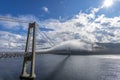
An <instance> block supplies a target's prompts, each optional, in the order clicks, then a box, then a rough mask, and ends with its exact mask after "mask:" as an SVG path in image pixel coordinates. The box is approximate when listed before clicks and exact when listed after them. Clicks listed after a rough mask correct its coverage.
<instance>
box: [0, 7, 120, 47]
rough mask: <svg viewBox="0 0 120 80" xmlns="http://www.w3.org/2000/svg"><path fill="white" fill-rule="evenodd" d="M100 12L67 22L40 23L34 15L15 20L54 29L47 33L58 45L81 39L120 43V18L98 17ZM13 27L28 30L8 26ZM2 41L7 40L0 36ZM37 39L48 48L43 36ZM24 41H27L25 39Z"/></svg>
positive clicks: (48, 21) (93, 12) (50, 20)
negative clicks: (32, 22)
mask: <svg viewBox="0 0 120 80" xmlns="http://www.w3.org/2000/svg"><path fill="white" fill-rule="evenodd" d="M98 11H99V8H93V9H91V11H90V13H84V12H80V13H79V14H77V15H75V16H74V17H72V18H71V19H68V20H66V21H60V19H48V20H45V21H40V20H39V19H38V18H36V17H34V16H32V15H28V16H24V15H22V16H19V17H13V18H17V19H20V20H27V21H36V22H37V23H38V25H39V26H40V27H45V28H49V29H53V30H54V31H46V32H45V33H46V34H47V35H48V36H49V37H50V39H51V40H52V41H53V42H54V43H56V44H58V43H60V42H62V41H66V40H72V39H81V40H85V41H87V42H120V35H119V34H120V30H119V29H120V16H116V17H113V18H108V17H106V16H105V15H104V14H100V15H96V12H98ZM6 23H7V22H4V23H3V22H2V23H0V24H2V25H4V26H6V25H5V24H6ZM7 24H8V23H7ZM12 26H13V27H17V26H21V27H22V29H25V30H27V28H28V25H24V24H22V23H17V24H14V23H13V24H12V25H7V27H8V28H9V27H10V28H13V27H12ZM5 36H7V35H5ZM16 37H17V36H16ZM16 37H14V38H15V40H16V41H17V40H18V39H16ZM0 39H1V40H7V39H5V38H4V37H3V36H2V37H1V36H0ZM37 39H39V40H38V42H39V44H40V43H41V41H43V42H44V43H41V45H42V46H48V44H47V43H46V42H47V41H46V40H45V39H44V38H43V37H42V36H38V35H37ZM11 41H12V40H11ZM13 41H14V40H13ZM13 41H12V42H13ZM18 41H19V40H18ZM24 41H26V40H25V39H24ZM1 44H2V43H1ZM5 45H7V44H5Z"/></svg>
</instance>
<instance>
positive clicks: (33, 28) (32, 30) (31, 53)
mask: <svg viewBox="0 0 120 80" xmlns="http://www.w3.org/2000/svg"><path fill="white" fill-rule="evenodd" d="M0 21H9V22H19V23H25V24H29V26H28V33H27V40H26V47H25V52H23V51H22V52H21V51H20V52H5V51H1V52H0V59H3V58H13V57H14V58H15V57H24V60H23V68H22V72H21V75H20V79H21V80H23V79H30V80H33V79H35V77H36V75H35V71H34V70H35V54H41V53H40V52H36V51H35V50H36V33H38V34H39V35H41V36H42V37H43V38H44V39H45V40H47V42H48V43H49V45H50V47H53V46H55V44H54V43H53V42H52V41H51V39H50V38H49V37H48V36H47V34H46V33H45V32H42V31H40V27H39V25H38V24H37V23H36V22H29V21H24V20H18V19H15V18H8V17H5V16H0ZM31 38H32V39H31ZM31 44H32V47H31V48H30V45H31ZM30 49H31V50H30ZM28 62H31V68H30V73H29V74H28V73H27V71H26V69H27V63H28ZM21 67H22V66H21Z"/></svg>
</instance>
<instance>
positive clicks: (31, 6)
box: [0, 0, 120, 19]
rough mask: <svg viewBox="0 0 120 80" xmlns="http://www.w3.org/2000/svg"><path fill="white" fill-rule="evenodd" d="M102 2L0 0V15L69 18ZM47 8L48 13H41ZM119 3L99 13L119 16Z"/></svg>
mask: <svg viewBox="0 0 120 80" xmlns="http://www.w3.org/2000/svg"><path fill="white" fill-rule="evenodd" d="M103 1H104V0H52V1H51V0H1V1H0V12H1V13H0V14H1V15H6V14H11V15H12V16H19V15H34V16H36V17H38V18H39V19H49V18H55V19H57V18H60V16H61V18H69V17H72V16H74V15H76V14H78V13H79V12H80V11H83V12H86V11H87V10H88V9H89V8H93V7H99V6H101V4H102V3H103ZM43 7H46V8H48V11H49V12H48V13H46V12H45V11H43V9H42V8H43ZM119 8H120V7H119V3H115V5H114V6H112V7H111V8H110V9H102V10H101V11H100V12H99V13H103V14H106V16H109V17H113V16H116V15H119V14H120V12H119V11H118V10H119Z"/></svg>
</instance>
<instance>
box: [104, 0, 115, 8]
mask: <svg viewBox="0 0 120 80" xmlns="http://www.w3.org/2000/svg"><path fill="white" fill-rule="evenodd" d="M112 5H113V0H105V1H104V2H103V7H110V6H112Z"/></svg>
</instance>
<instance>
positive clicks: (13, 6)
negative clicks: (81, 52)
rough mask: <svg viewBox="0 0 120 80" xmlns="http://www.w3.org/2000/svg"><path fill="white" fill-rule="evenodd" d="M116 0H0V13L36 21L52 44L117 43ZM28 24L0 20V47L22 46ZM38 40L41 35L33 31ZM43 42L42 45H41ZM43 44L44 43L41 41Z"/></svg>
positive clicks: (118, 19) (119, 8)
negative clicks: (76, 41)
mask: <svg viewBox="0 0 120 80" xmlns="http://www.w3.org/2000/svg"><path fill="white" fill-rule="evenodd" d="M119 14H120V0H1V1H0V16H5V17H8V18H15V19H18V20H23V21H28V22H34V21H35V22H37V24H38V26H39V27H38V29H37V30H40V31H43V32H45V33H46V34H47V35H48V36H49V38H50V39H51V40H52V41H53V42H54V43H55V44H57V43H59V42H62V41H67V40H71V39H81V40H85V41H89V42H112V43H116V42H120V35H119V34H120V30H119V28H120V15H119ZM27 29H28V24H26V23H20V22H9V21H2V20H0V44H1V46H0V47H5V46H9V47H10V46H12V47H16V46H24V44H21V43H20V44H18V42H21V41H23V42H22V43H24V42H25V40H26V34H27ZM37 39H38V43H39V44H40V42H41V41H42V42H43V43H47V41H46V40H44V39H43V36H41V35H39V34H37ZM41 45H43V44H41ZM44 46H45V44H44Z"/></svg>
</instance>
